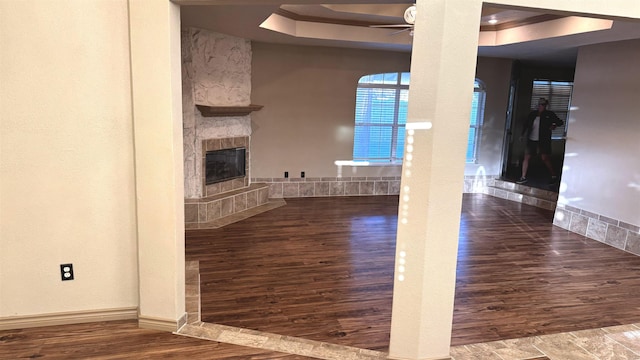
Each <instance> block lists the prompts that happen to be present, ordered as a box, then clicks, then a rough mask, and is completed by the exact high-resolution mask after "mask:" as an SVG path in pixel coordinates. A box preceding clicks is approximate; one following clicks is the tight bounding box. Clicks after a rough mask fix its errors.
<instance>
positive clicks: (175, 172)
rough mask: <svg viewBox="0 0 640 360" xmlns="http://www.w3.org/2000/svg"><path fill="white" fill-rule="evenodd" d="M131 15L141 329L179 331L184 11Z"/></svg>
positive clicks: (141, 8)
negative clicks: (182, 40)
mask: <svg viewBox="0 0 640 360" xmlns="http://www.w3.org/2000/svg"><path fill="white" fill-rule="evenodd" d="M129 17H130V20H129V21H130V39H131V76H132V92H133V122H134V142H135V169H136V200H137V224H138V271H139V296H140V307H139V323H140V326H141V327H148V328H156V329H163V330H173V331H175V330H176V327H177V325H178V323H179V321H180V320H181V319H183V316H184V314H185V306H184V301H185V298H184V295H185V292H184V272H185V269H184V200H183V199H184V179H183V165H182V163H183V159H182V152H183V149H182V99H181V87H182V86H181V70H180V7H179V6H178V5H176V4H173V3H171V2H170V1H168V0H130V1H129ZM114 226H117V224H115V225H114Z"/></svg>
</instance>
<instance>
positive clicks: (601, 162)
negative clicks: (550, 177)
mask: <svg viewBox="0 0 640 360" xmlns="http://www.w3.org/2000/svg"><path fill="white" fill-rule="evenodd" d="M638 63H640V40H630V41H623V42H617V43H609V44H601V45H592V46H586V47H583V48H581V49H580V51H579V53H578V61H577V64H576V74H575V86H574V91H573V97H572V101H571V105H572V110H571V113H570V115H569V132H568V139H567V145H566V155H565V160H564V170H563V172H562V187H561V193H560V201H561V202H563V203H565V204H567V205H571V206H574V207H576V208H579V209H583V210H587V211H590V212H593V213H596V214H601V215H605V216H607V217H610V218H613V219H617V220H620V221H624V222H627V223H630V224H634V225H636V226H640V157H639V156H638V154H640V141H638V136H639V135H640V121H638V113H639V112H640V105H639V103H638V100H639V99H640V72H638V71H635V70H634V69H636V68H637V65H638Z"/></svg>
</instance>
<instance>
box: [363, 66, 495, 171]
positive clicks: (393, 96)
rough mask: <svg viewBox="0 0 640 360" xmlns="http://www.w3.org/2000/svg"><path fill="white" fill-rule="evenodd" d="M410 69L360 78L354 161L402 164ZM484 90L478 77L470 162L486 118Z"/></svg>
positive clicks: (475, 88)
mask: <svg viewBox="0 0 640 360" xmlns="http://www.w3.org/2000/svg"><path fill="white" fill-rule="evenodd" d="M409 80H410V74H409V73H408V72H397V73H385V74H372V75H366V76H363V77H362V78H360V80H359V81H358V88H357V91H356V111H355V129H354V138H353V160H355V161H369V162H378V163H400V162H402V155H403V153H404V135H405V124H406V123H407V108H408V101H409ZM484 102H485V90H484V85H483V84H482V82H480V81H479V80H477V79H476V81H475V86H474V93H473V108H472V110H471V121H470V130H469V141H468V144H469V146H468V148H467V162H475V161H476V153H477V147H478V142H479V139H480V129H481V128H482V120H483V117H484Z"/></svg>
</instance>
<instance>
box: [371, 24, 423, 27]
mask: <svg viewBox="0 0 640 360" xmlns="http://www.w3.org/2000/svg"><path fill="white" fill-rule="evenodd" d="M369 27H371V28H412V27H413V25H410V24H396V25H369Z"/></svg>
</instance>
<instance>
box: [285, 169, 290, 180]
mask: <svg viewBox="0 0 640 360" xmlns="http://www.w3.org/2000/svg"><path fill="white" fill-rule="evenodd" d="M288 177H289V172H288V171H285V172H284V178H285V179H286V178H288Z"/></svg>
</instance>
